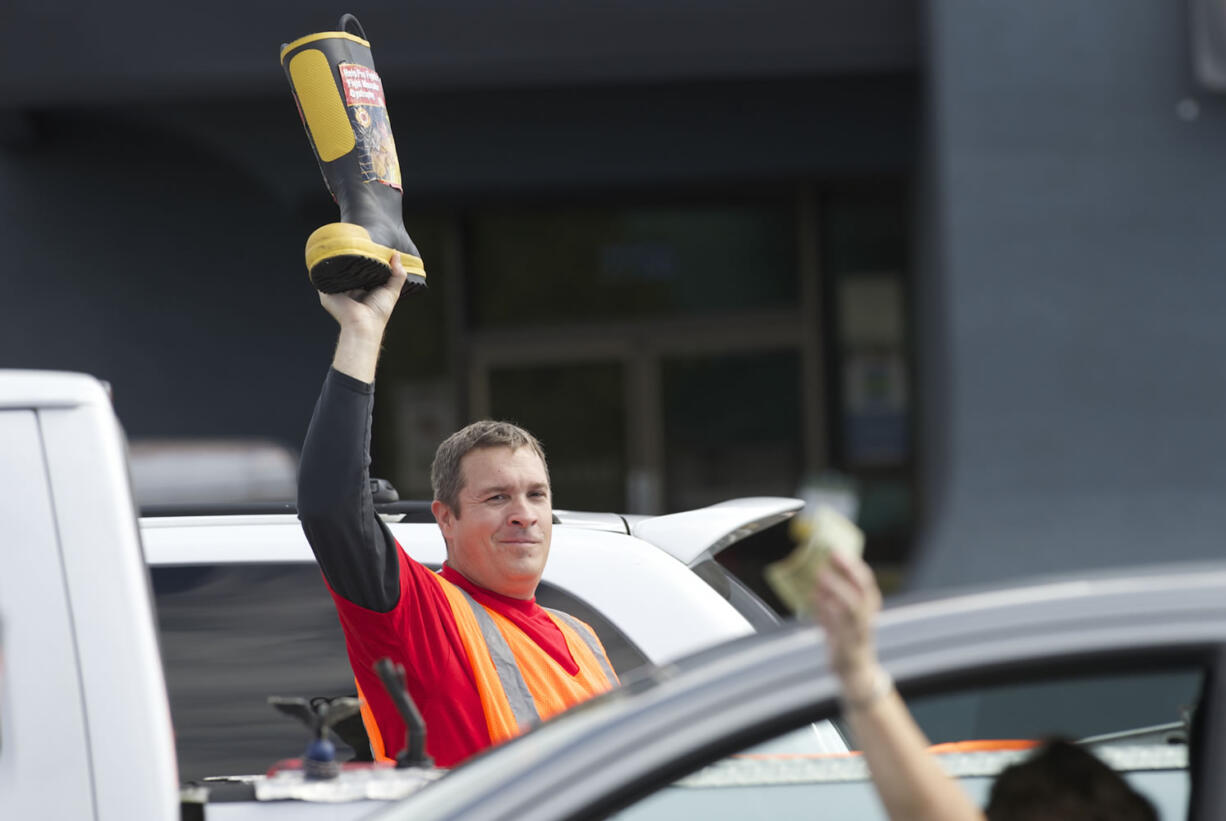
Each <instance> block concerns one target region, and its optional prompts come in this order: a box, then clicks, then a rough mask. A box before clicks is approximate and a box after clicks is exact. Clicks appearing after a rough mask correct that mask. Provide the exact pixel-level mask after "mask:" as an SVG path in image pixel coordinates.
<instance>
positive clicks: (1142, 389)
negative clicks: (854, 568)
mask: <svg viewBox="0 0 1226 821" xmlns="http://www.w3.org/2000/svg"><path fill="white" fill-rule="evenodd" d="M346 11H351V12H354V13H355V14H357V15H358V16H359V18H360V19H361V21H362V23H363V24H364V25H365V27H366V31H367V33H368V35H369V38H370V40H371V42H372V45H373V49H374V56H375V61H376V64H377V66H378V68H379V70H380V73H381V75H382V78H383V82H384V85H385V88H386V90H387V93H388V98H389V112H390V117H391V121H392V124H393V126H394V127H395V131H396V139H397V145H398V149H399V154H400V161H401V167H402V171H403V174H404V178H405V181H406V186H405V189H406V190H405V213H406V224H407V225H408V227H409V229H410V232H411V233H412V235H413V237H414V238H415V240H416V241H417V244H418V246H419V247H420V249H421V250H422V253H423V256H424V258H425V260H426V265H427V270H428V272H429V276H430V285H431V287H430V290H429V292H428V293H427V294H426V295H424V296H417V297H414V298H413V299H412V300H410V301H408V302H407V303H405V304H403V305H402V306H401V308H400V309H399V312H398V317H397V320H396V321H395V322H394V323H393V326H392V329H391V333H390V336H389V339H388V344H387V353H386V356H385V361H384V365H383V370H382V372H381V376H380V389H379V392H378V407H377V411H376V421H375V424H376V430H375V446H376V452H375V470H376V472H377V473H378V474H379V475H383V476H386V477H388V478H390V479H392V480H393V481H394V483H395V484H396V485H397V486H398V487H399V489H400V491H401V495H402V496H405V497H414V496H417V497H424V496H427V495H428V494H429V484H428V466H429V460H430V458H431V456H432V453H433V448H434V445H435V444H436V443H437V441H439V439H441V438H442V437H443V436H444V435H445V434H446V433H448V432H449V431H450V430H452V429H454V427H456V426H457V425H459V424H461V423H463V422H464V421H467V420H469V419H472V418H477V417H481V416H486V415H494V416H498V417H504V418H511V419H514V420H516V421H519V422H520V423H522V424H524V425H525V426H527V427H529V428H530V429H532V430H534V431H535V432H537V433H538V434H539V435H540V436H541V438H542V439H543V440H544V442H545V445H546V448H547V450H548V452H549V454H550V461H551V467H552V471H553V477H554V482H555V485H556V503H557V504H558V505H559V506H561V507H567V508H574V509H586V508H594V509H616V510H625V511H629V512H639V513H648V512H664V511H671V510H677V509H683V508H688V507H694V506H697V505H701V504H705V503H709V502H714V501H719V500H722V499H725V498H728V497H731V496H738V495H759V494H780V495H791V494H794V493H796V492H797V489H798V487H800V486H801V485H802V484H803V483H804V482H805V481H807V480H809V479H812V478H814V477H821V476H824V475H829V474H831V473H833V474H837V475H838V476H841V477H845V478H846V479H848V480H850V481H851V482H853V483H854V485H855V487H856V488H857V490H858V491H859V494H860V523H861V525H862V526H863V527H864V528H865V530H866V531H867V533H868V537H869V542H868V544H869V557H870V558H871V559H872V560H874V561H875V562H876V563H878V564H883V565H884V564H893V565H896V566H898V567H902V568H907V569H908V570H909V571H910V572H909V574H908V575H909V580H910V581H911V582H912V583H913V584H915V585H919V586H927V585H938V584H941V585H943V584H947V583H954V582H964V581H977V580H982V579H987V578H991V577H994V576H1008V575H1015V574H1019V573H1024V572H1042V571H1044V570H1047V569H1056V568H1059V567H1070V566H1075V567H1090V566H1098V565H1105V564H1111V563H1115V562H1119V561H1137V560H1152V559H1155V558H1174V557H1195V556H1204V555H1214V554H1217V553H1218V552H1220V550H1221V547H1222V544H1223V537H1222V534H1223V533H1224V532H1226V505H1223V504H1222V502H1221V499H1222V494H1223V489H1226V436H1223V433H1222V431H1221V426H1222V422H1221V420H1222V419H1223V418H1226V378H1224V377H1223V375H1222V374H1221V373H1219V372H1218V369H1219V367H1220V362H1221V361H1222V360H1223V359H1224V358H1226V329H1224V328H1223V324H1222V322H1221V320H1220V313H1221V310H1222V306H1224V305H1226V231H1223V230H1222V227H1221V222H1222V215H1223V214H1226V98H1224V97H1223V89H1226V68H1224V66H1226V62H1224V60H1226V57H1224V56H1223V55H1224V53H1226V11H1224V10H1223V8H1222V6H1221V4H1220V3H1214V2H1212V1H1211V0H1188V2H1153V1H1152V0H1086V1H1085V2H1079V3H1072V4H1070V3H1067V2H1060V1H1059V0H1036V2H1030V3H1022V4H1018V3H1011V4H1003V3H980V2H973V1H972V0H929V2H926V3H914V2H908V1H907V0H764V1H763V2H758V3H736V2H725V0H708V1H707V2H702V3H695V2H688V1H686V0H650V2H647V0H624V2H620V3H616V4H609V3H585V2H569V3H562V2H556V0H542V2H533V3H499V2H489V0H450V2H437V0H423V2H419V3H414V4H404V3H388V2H383V0H368V2H367V3H366V4H365V5H363V6H359V7H344V6H332V5H328V4H325V3H320V2H318V0H304V2H300V3H295V4H292V6H287V5H286V4H274V3H267V2H260V0H255V2H249V3H245V4H242V5H239V4H236V3H227V2H224V1H223V2H214V3H208V4H204V3H197V2H187V3H183V4H175V5H173V7H172V6H171V5H167V4H155V3H150V2H138V0H121V2H117V3H112V4H102V5H97V4H93V5H91V4H85V3H76V4H72V5H71V6H69V7H65V6H54V7H52V6H49V5H48V4H46V3H38V2H34V0H9V2H8V3H7V5H6V9H5V11H4V13H3V16H2V17H0V27H2V29H0V30H2V32H3V48H2V49H0V68H2V69H3V70H2V71H0V213H2V215H3V222H2V223H0V225H2V227H0V232H2V233H0V237H2V239H3V246H4V264H3V265H2V266H0V277H2V279H0V282H3V284H4V285H5V286H6V287H5V289H4V294H5V295H4V297H3V298H2V299H0V366H2V367H35V368H57V369H73V370H82V371H87V372H90V373H93V374H96V375H98V376H100V377H102V378H104V379H107V380H108V381H109V382H110V383H111V384H112V386H113V389H114V395H115V401H116V405H117V407H118V410H119V413H120V416H121V419H122V420H123V421H124V423H125V425H126V427H127V431H128V434H129V436H130V437H131V438H132V439H133V441H134V442H140V441H142V440H153V441H155V442H156V443H157V447H156V448H152V452H157V453H159V454H163V453H164V449H163V446H164V444H165V441H166V440H167V439H189V440H199V439H202V438H225V439H227V440H233V439H235V438H236V437H237V438H240V439H241V438H250V439H253V440H258V441H260V442H261V443H266V442H268V441H271V442H273V443H279V444H280V445H281V446H282V447H284V448H287V449H291V450H292V449H294V448H296V447H297V444H298V443H299V442H300V441H301V438H302V435H303V433H304V432H305V427H306V422H307V419H308V418H309V415H310V411H311V406H312V403H313V401H314V397H315V394H316V392H317V390H318V386H319V382H320V380H321V379H322V377H323V374H324V372H325V369H326V366H327V362H328V359H329V356H330V349H331V345H332V342H333V340H334V330H333V325H332V321H331V320H330V319H329V318H328V317H327V316H326V315H325V314H324V313H323V311H322V310H320V309H319V307H318V306H317V304H316V298H315V295H314V292H313V291H312V290H311V288H310V286H309V283H308V281H307V278H306V272H305V268H304V266H303V264H302V257H301V254H302V246H303V243H304V240H305V238H306V236H307V234H308V233H309V232H310V231H311V230H313V229H314V228H315V227H318V226H319V225H321V224H323V223H326V222H330V221H334V220H335V213H336V211H335V207H334V206H333V204H332V203H331V201H330V199H329V198H328V196H327V194H326V191H325V189H324V186H323V182H322V179H321V177H320V174H319V172H318V170H317V168H316V166H315V163H314V159H313V157H312V155H311V153H310V149H309V148H308V145H307V142H306V139H305V137H304V135H303V132H302V127H301V125H300V123H299V120H298V116H297V113H296V111H295V108H294V104H293V101H292V98H291V95H290V92H289V88H288V84H287V83H286V81H285V78H284V76H283V75H282V73H281V69H280V66H279V64H278V61H277V53H278V49H279V46H280V44H281V43H282V42H286V41H289V40H292V39H294V38H296V37H298V36H301V35H303V34H308V33H311V32H315V31H320V30H327V29H331V28H333V27H334V26H335V23H336V20H337V18H338V17H339V15H340V14H341V13H342V12H346ZM261 446H263V445H261ZM151 447H152V446H151ZM227 447H229V445H227ZM274 460H275V457H274Z"/></svg>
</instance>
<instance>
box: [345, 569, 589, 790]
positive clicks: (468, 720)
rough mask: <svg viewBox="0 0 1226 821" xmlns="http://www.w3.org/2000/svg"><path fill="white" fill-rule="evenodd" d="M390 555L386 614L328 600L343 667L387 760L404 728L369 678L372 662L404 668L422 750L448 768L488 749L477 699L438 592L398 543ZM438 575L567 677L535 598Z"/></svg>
mask: <svg viewBox="0 0 1226 821" xmlns="http://www.w3.org/2000/svg"><path fill="white" fill-rule="evenodd" d="M396 551H397V555H398V557H399V562H400V599H399V600H398V601H397V602H396V604H395V606H394V607H393V608H392V609H391V610H389V611H388V612H386V613H380V612H377V611H374V610H369V609H367V608H365V607H361V606H359V605H356V604H354V603H353V602H351V601H349V600H348V599H345V598H344V597H342V596H341V595H339V594H338V593H336V592H335V591H332V599H333V601H335V602H336V610H337V613H338V615H339V616H340V622H341V629H342V630H343V631H344V634H345V646H346V649H347V650H348V653H349V663H350V665H351V666H352V667H353V670H354V672H355V674H356V677H357V680H358V686H359V687H360V688H361V690H362V695H363V696H365V698H366V701H367V704H368V705H369V706H370V709H371V711H372V712H373V714H374V717H375V722H376V723H377V724H378V726H379V729H380V733H381V735H382V736H383V744H384V752H385V754H386V755H387V756H388V757H391V758H395V756H396V754H397V753H398V752H399V751H400V750H401V749H402V748H403V747H404V743H405V727H404V722H403V721H401V719H400V714H399V713H398V712H397V711H396V707H395V705H394V704H393V703H392V700H391V699H390V698H389V697H388V695H387V692H386V690H385V689H384V687H383V683H382V682H381V681H380V679H379V677H378V675H377V674H376V673H375V672H374V664H375V662H377V661H378V660H379V659H381V658H385V657H386V658H391V659H392V661H394V662H397V663H399V664H403V665H404V669H405V679H406V682H407V684H408V690H409V694H410V695H411V696H412V697H413V701H414V702H416V704H417V709H418V710H420V711H421V715H422V718H423V719H424V720H425V723H426V752H427V753H429V754H430V756H431V757H433V759H434V763H435V764H436V765H437V766H439V767H452V766H455V765H456V764H459V763H460V762H461V761H463V760H464V759H466V758H468V757H469V756H471V755H473V754H474V753H477V752H480V751H481V750H483V749H485V748H486V747H488V746H490V736H489V731H488V730H487V728H486V723H485V713H484V711H483V709H482V707H481V697H480V695H479V694H478V692H477V686H476V683H475V681H474V679H473V674H472V670H471V669H470V667H469V663H468V656H467V653H466V652H465V650H464V646H463V644H462V643H461V640H460V634H459V630H458V628H457V627H456V622H455V617H454V616H453V615H452V612H451V605H450V604H449V603H448V601H447V597H446V596H445V594H444V593H443V591H442V588H441V587H440V586H439V584H438V582H437V580H435V579H434V578H432V576H433V573H432V572H431V571H430V569H429V568H427V567H425V566H424V565H422V564H420V563H418V562H416V561H414V560H413V559H411V558H409V556H408V555H407V554H406V553H405V552H404V550H403V549H402V548H401V547H400V546H399V545H396ZM441 575H442V577H443V578H444V579H446V580H447V581H449V582H451V583H453V584H455V585H457V586H458V587H461V588H463V589H464V590H466V591H467V592H468V593H469V594H470V595H471V596H472V597H473V598H474V599H476V600H477V602H479V603H480V604H483V605H485V606H486V607H489V608H490V609H491V610H495V611H497V612H498V613H500V614H502V615H503V616H505V617H506V618H508V619H510V620H511V621H512V622H513V623H514V624H515V625H516V626H517V627H519V628H520V629H521V630H523V631H524V632H525V633H526V634H527V635H528V636H529V637H530V638H531V639H532V640H533V641H535V642H536V644H537V645H539V646H540V647H541V648H542V649H544V650H545V651H546V652H547V653H549V655H550V656H552V657H553V658H554V660H556V661H557V662H558V663H559V664H561V665H562V666H563V667H564V668H565V669H566V670H567V672H569V673H570V674H571V675H574V674H576V673H578V671H579V665H578V664H577V663H576V662H575V660H574V658H572V657H571V653H570V649H569V648H568V647H567V646H566V639H565V638H564V637H563V635H562V631H561V630H559V629H558V626H557V625H556V624H554V622H553V620H552V619H550V618H549V616H548V614H546V612H545V610H544V609H543V608H542V607H541V606H540V605H538V604H537V603H536V600H535V599H530V600H523V599H513V598H510V597H508V596H503V595H500V594H498V593H494V592H492V591H490V590H486V589H484V588H481V587H477V586H476V585H475V584H473V583H472V582H470V581H469V580H468V579H466V578H464V577H463V576H462V575H460V574H459V573H458V572H456V571H455V570H453V569H451V568H450V567H448V566H447V565H443V570H442V572H441ZM329 589H330V588H329Z"/></svg>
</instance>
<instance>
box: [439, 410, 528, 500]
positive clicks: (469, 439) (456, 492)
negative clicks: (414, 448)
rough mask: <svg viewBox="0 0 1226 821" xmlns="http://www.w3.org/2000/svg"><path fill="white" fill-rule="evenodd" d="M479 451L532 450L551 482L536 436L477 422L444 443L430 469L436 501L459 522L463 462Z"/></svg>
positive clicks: (491, 422) (486, 421) (504, 424)
mask: <svg viewBox="0 0 1226 821" xmlns="http://www.w3.org/2000/svg"><path fill="white" fill-rule="evenodd" d="M478 448H510V449H511V450H519V449H520V448H532V451H533V452H534V453H535V454H536V455H537V456H539V457H540V458H541V464H542V465H544V466H545V481H547V482H548V481H549V463H548V462H546V461H545V449H544V448H543V447H541V443H540V442H539V441H537V438H536V437H535V436H533V435H532V434H531V433H528V431H526V430H524V429H523V428H521V427H520V426H519V425H513V424H511V423H510V422H496V421H494V420H492V419H482V420H481V421H479V422H473V423H472V424H471V425H466V426H465V427H462V428H460V429H459V430H458V431H456V432H455V433H453V434H451V435H450V436H448V437H447V438H446V439H444V440H443V443H442V444H441V445H439V446H438V450H436V451H435V452H434V464H433V465H431V466H430V485H431V486H432V487H433V488H434V498H435V499H438V500H439V501H440V502H442V503H443V504H445V505H447V507H449V508H451V512H452V513H454V514H455V516H456V518H459V516H460V489H461V488H462V487H463V486H464V477H463V475H462V474H461V471H460V462H461V461H463V459H464V457H465V456H467V455H468V454H469V453H471V452H472V451H474V450H477V449H478Z"/></svg>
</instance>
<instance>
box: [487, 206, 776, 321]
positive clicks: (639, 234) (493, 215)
mask: <svg viewBox="0 0 1226 821" xmlns="http://www.w3.org/2000/svg"><path fill="white" fill-rule="evenodd" d="M469 238H470V246H469V247H470V249H471V252H472V257H471V260H472V261H471V270H472V275H473V287H472V289H471V298H472V317H473V323H474V325H476V326H477V327H490V326H499V325H523V324H525V323H529V324H556V323H560V322H561V323H567V322H574V321H580V320H590V319H612V318H633V317H641V316H668V315H680V314H690V313H700V312H704V311H713V310H742V309H744V308H761V307H783V306H788V305H791V304H794V303H795V301H796V260H795V248H796V241H795V217H794V213H793V208H792V204H791V201H790V200H786V199H777V200H776V199H769V200H760V201H749V202H744V203H741V204H727V203H721V204H718V205H702V204H697V205H688V206H684V207H681V206H678V207H664V206H654V207H624V208H617V207H576V208H554V209H537V210H531V209H526V208H516V209H515V210H514V211H486V212H481V213H479V214H478V215H476V216H475V217H474V218H473V219H472V222H471V231H470V234H469Z"/></svg>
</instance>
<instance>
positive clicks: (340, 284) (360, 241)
mask: <svg viewBox="0 0 1226 821" xmlns="http://www.w3.org/2000/svg"><path fill="white" fill-rule="evenodd" d="M392 254H398V255H399V256H400V264H401V265H402V266H404V270H405V271H406V272H407V273H408V275H409V279H408V281H407V282H406V283H405V290H406V291H409V290H416V289H418V288H424V287H425V285H426V268H425V265H423V264H422V261H421V257H416V256H413V255H412V254H406V253H404V252H403V251H398V250H396V249H395V248H389V247H388V246H386V245H380V244H379V243H377V242H375V241H374V240H372V239H371V238H370V232H369V231H367V230H366V229H365V228H363V227H362V226H361V225H353V224H351V223H347V222H334V223H331V224H329V225H325V226H323V227H321V228H318V229H316V230H315V231H314V232H312V234H311V236H310V237H308V238H307V244H306V265H307V270H308V271H310V275H311V282H312V284H314V286H315V287H316V288H317V289H318V290H320V291H323V292H324V293H328V294H335V293H340V292H342V291H352V290H370V289H371V288H377V287H379V286H380V285H382V284H383V283H385V282H387V278H388V277H389V276H391V275H392V267H391V263H390V262H389V260H391V258H392Z"/></svg>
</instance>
